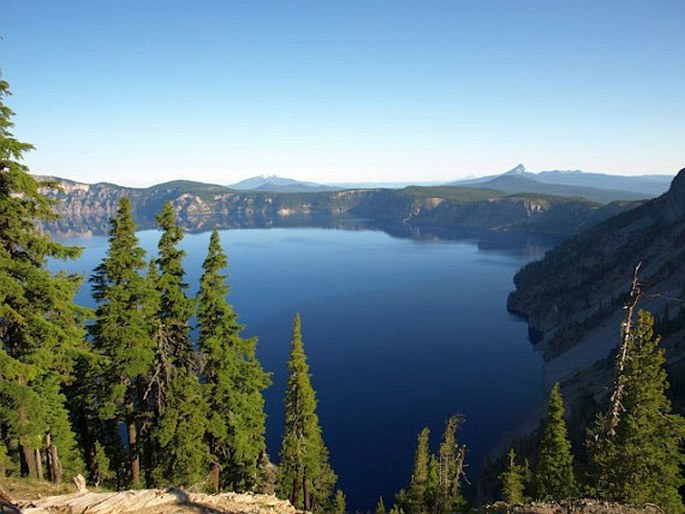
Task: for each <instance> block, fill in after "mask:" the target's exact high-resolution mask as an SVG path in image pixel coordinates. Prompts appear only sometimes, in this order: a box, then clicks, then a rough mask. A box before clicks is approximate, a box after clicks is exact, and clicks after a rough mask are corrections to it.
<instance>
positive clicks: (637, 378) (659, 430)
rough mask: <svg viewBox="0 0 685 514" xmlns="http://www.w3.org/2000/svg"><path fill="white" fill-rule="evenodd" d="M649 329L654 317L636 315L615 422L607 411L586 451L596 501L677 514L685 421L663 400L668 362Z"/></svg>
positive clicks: (591, 434)
mask: <svg viewBox="0 0 685 514" xmlns="http://www.w3.org/2000/svg"><path fill="white" fill-rule="evenodd" d="M653 324H654V318H653V317H652V315H651V314H649V313H648V312H644V311H640V312H639V313H638V316H637V325H636V327H635V330H632V331H630V332H629V333H628V334H626V335H627V337H626V338H625V340H624V341H625V356H626V358H625V359H624V366H623V367H622V368H623V369H622V370H620V371H619V373H618V377H617V383H618V384H619V385H620V386H621V390H622V395H621V401H620V406H619V409H617V410H616V412H617V417H615V416H614V415H613V409H611V408H610V409H609V410H608V411H607V412H606V413H605V414H603V415H601V416H599V418H598V421H597V424H596V425H595V426H594V427H593V429H592V430H591V431H589V437H588V450H589V453H590V458H591V461H592V464H593V468H594V470H595V474H594V477H593V479H594V480H593V481H594V485H595V486H596V491H595V493H596V494H597V495H598V496H599V497H601V498H604V499H608V500H614V501H621V502H628V503H634V504H643V503H647V502H649V503H656V504H657V505H660V506H661V507H663V508H664V509H666V510H667V511H668V512H672V513H681V512H683V510H684V508H683V501H682V498H681V497H680V495H679V494H678V489H679V488H680V487H682V486H683V485H685V481H684V480H683V475H682V472H681V470H682V466H685V455H684V454H683V452H682V444H683V442H685V420H684V419H683V417H682V416H679V415H677V414H673V413H672V412H671V403H670V401H669V399H668V398H667V396H666V394H665V393H666V390H667V389H668V380H667V376H666V371H665V370H664V363H665V360H666V359H665V357H664V351H663V350H662V349H660V348H659V342H660V338H659V336H656V335H654V332H653ZM624 325H625V324H624ZM631 325H632V322H631Z"/></svg>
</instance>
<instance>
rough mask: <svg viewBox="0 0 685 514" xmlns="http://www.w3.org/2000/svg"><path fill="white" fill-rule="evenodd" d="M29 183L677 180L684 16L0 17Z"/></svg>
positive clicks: (410, 10) (315, 5)
mask: <svg viewBox="0 0 685 514" xmlns="http://www.w3.org/2000/svg"><path fill="white" fill-rule="evenodd" d="M0 13H1V14H2V17H3V21H4V22H5V23H4V24H3V28H2V32H1V33H0V36H1V38H0V55H1V56H2V59H1V60H0V69H1V71H2V75H3V79H4V80H7V81H8V82H9V83H10V86H11V89H12V92H13V96H12V97H11V98H9V99H8V101H7V103H8V105H9V106H10V107H11V108H12V109H13V110H14V111H16V116H15V118H14V121H15V127H14V130H13V132H14V134H15V136H16V137H17V138H18V139H19V140H21V141H26V142H30V143H32V144H34V145H35V146H36V151H34V152H31V153H30V154H28V155H27V156H26V163H27V164H28V166H29V167H30V168H31V170H32V172H34V173H36V174H44V175H55V176H59V177H63V178H67V179H71V180H76V181H80V182H88V183H93V182H100V181H108V182H114V183H117V184H121V185H127V186H133V187H145V186H149V185H152V184H155V183H160V182H166V181H170V180H176V179H191V180H197V181H202V182H208V183H218V184H233V183H236V182H239V181H241V180H244V179H246V178H249V177H253V176H256V175H262V174H265V175H272V174H273V175H278V176H282V177H288V178H293V179H296V180H300V181H310V182H318V183H326V184H331V183H359V182H364V183H370V182H377V183H397V182H448V181H453V180H457V179H460V178H465V177H473V176H484V175H491V174H497V173H502V172H504V171H506V170H508V169H510V168H511V167H512V166H514V165H516V164H517V163H519V162H523V163H524V164H526V166H527V167H528V168H529V169H531V170H534V171H542V170H555V169H580V170H583V171H588V172H600V173H608V174H622V175H643V174H662V175H673V174H675V173H676V172H677V171H678V170H679V169H680V168H682V167H683V162H682V154H681V152H682V141H685V127H683V125H682V123H681V120H682V119H683V118H685V90H683V88H682V86H681V85H682V84H683V83H684V82H685V66H684V65H683V64H684V62H683V57H682V48H685V33H684V32H683V31H682V30H681V22H682V20H683V19H685V16H684V15H685V3H683V2H681V1H678V0H660V1H656V2H649V3H645V2H640V1H636V0H628V1H618V0H607V1H605V2H590V1H585V0H583V1H579V2H566V3H557V2H553V3H549V2H540V1H534V0H522V1H521V2H509V1H504V0H494V1H492V2H481V1H476V0H428V1H425V2H412V1H405V0H395V1H392V2H390V1H387V0H379V1H378V2H366V1H355V0H352V1H345V2H342V1H326V2H322V1H316V0H298V1H291V0H278V1H275V0H259V1H244V0H235V1H232V2H219V1H215V0H205V1H201V2H190V1H187V0H178V1H174V2H165V3H160V2H156V1H153V0H136V1H133V0H122V1H118V2H91V1H87V0H73V1H70V2H59V1H54V0H31V1H20V0H6V1H4V2H3V3H2V6H1V7H0Z"/></svg>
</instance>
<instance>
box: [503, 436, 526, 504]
mask: <svg viewBox="0 0 685 514" xmlns="http://www.w3.org/2000/svg"><path fill="white" fill-rule="evenodd" d="M508 457H509V465H508V467H507V470H506V471H505V472H504V473H502V475H500V480H501V481H502V499H503V500H504V501H505V502H507V503H509V504H514V503H522V502H523V500H524V496H523V494H524V490H525V480H526V470H525V468H524V466H522V465H520V464H517V463H516V452H515V451H514V449H513V448H511V449H510V450H509V455H508Z"/></svg>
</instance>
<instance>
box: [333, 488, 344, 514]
mask: <svg viewBox="0 0 685 514" xmlns="http://www.w3.org/2000/svg"><path fill="white" fill-rule="evenodd" d="M346 510H347V501H346V499H345V493H343V492H342V491H341V490H340V489H337V490H336V491H335V496H334V498H333V509H332V512H333V514H345V511H346Z"/></svg>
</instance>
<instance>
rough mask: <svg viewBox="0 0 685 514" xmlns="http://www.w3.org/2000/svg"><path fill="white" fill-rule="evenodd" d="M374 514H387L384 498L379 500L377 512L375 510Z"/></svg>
mask: <svg viewBox="0 0 685 514" xmlns="http://www.w3.org/2000/svg"><path fill="white" fill-rule="evenodd" d="M374 514H386V512H385V502H384V501H383V497H382V496H381V497H380V498H378V503H376V510H374Z"/></svg>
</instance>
